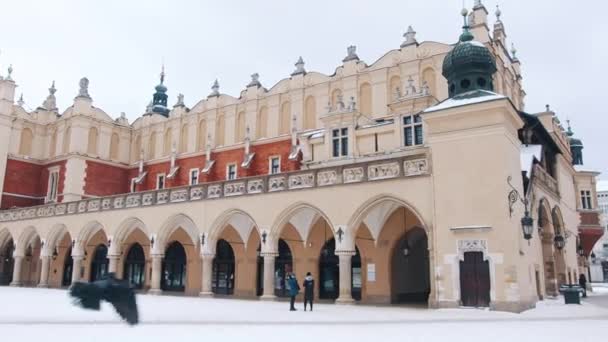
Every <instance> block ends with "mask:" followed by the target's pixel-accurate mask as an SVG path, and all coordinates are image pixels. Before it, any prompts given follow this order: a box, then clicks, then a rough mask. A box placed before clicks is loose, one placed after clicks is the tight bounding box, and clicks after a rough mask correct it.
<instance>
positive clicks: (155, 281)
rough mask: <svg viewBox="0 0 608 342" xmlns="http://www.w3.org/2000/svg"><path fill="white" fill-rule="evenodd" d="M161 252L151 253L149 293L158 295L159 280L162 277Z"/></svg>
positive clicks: (159, 290)
mask: <svg viewBox="0 0 608 342" xmlns="http://www.w3.org/2000/svg"><path fill="white" fill-rule="evenodd" d="M162 261H163V255H162V254H154V255H152V282H151V284H150V291H148V293H149V294H152V295H159V294H161V293H162V291H161V289H160V280H161V277H162V274H161V273H162Z"/></svg>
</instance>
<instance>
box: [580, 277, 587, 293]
mask: <svg viewBox="0 0 608 342" xmlns="http://www.w3.org/2000/svg"><path fill="white" fill-rule="evenodd" d="M578 284H579V285H580V286H581V287H582V288H583V297H587V277H585V275H584V274H582V273H581V275H579V276H578Z"/></svg>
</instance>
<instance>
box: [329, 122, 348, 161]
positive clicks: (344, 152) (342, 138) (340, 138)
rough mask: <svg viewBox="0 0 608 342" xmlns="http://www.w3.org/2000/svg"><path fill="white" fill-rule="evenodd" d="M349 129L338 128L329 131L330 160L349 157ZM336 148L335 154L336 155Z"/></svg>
mask: <svg viewBox="0 0 608 342" xmlns="http://www.w3.org/2000/svg"><path fill="white" fill-rule="evenodd" d="M348 134H349V129H348V127H338V128H332V129H331V156H332V158H344V157H348V156H349V152H350V148H349V146H348V145H349V137H348ZM336 146H337V153H336Z"/></svg>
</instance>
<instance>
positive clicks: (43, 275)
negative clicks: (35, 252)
mask: <svg viewBox="0 0 608 342" xmlns="http://www.w3.org/2000/svg"><path fill="white" fill-rule="evenodd" d="M50 266H51V257H50V256H47V255H43V256H42V268H41V269H40V282H38V287H49V267H50Z"/></svg>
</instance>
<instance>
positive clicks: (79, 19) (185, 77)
mask: <svg viewBox="0 0 608 342" xmlns="http://www.w3.org/2000/svg"><path fill="white" fill-rule="evenodd" d="M483 3H484V4H485V5H486V7H487V8H488V10H489V11H490V12H491V16H490V20H491V24H492V23H493V22H494V15H493V13H494V10H495V6H496V4H497V1H495V0H492V1H491V0H484V1H483ZM472 5H473V1H472V0H467V6H468V7H469V8H470V7H472ZM461 8H462V1H460V0H424V1H421V0H399V1H397V0H374V1H369V0H368V1H364V0H331V1H328V0H307V1H295V0H275V1H271V0H256V1H251V0H241V1H237V0H215V1H202V0H201V1H195V0H192V1H187V0H173V1H159V0H146V1H125V0H105V1H70V0H54V1H48V0H46V1H45V0H40V1H32V0H1V2H0V13H2V19H0V32H1V34H0V37H1V38H0V49H1V50H2V53H1V54H0V68H2V71H1V72H0V73H1V74H2V75H5V74H6V67H7V65H8V64H9V63H12V64H13V68H14V69H15V71H14V72H13V78H14V79H15V80H16V82H17V83H18V85H19V88H18V89H17V96H18V95H19V94H20V93H21V92H23V94H24V98H25V101H26V107H27V106H29V107H30V108H36V107H37V106H39V105H40V104H41V103H42V101H43V100H44V98H45V97H46V95H47V94H48V90H47V88H48V87H49V86H50V84H51V81H52V80H55V81H56V86H57V89H58V91H57V94H56V95H57V99H58V105H59V108H60V110H64V109H65V108H66V107H67V106H69V105H71V103H72V101H73V98H74V96H76V94H77V92H78V80H79V79H80V78H81V77H83V76H86V77H88V78H89V80H90V86H89V93H90V94H91V96H92V97H93V100H94V105H95V106H97V107H99V108H102V109H103V110H105V111H106V112H107V113H108V114H110V115H111V116H112V117H118V116H119V115H120V112H123V111H124V112H126V113H127V117H128V118H129V119H130V121H133V120H134V119H135V118H137V117H138V116H139V115H140V114H141V113H142V112H143V111H144V109H145V107H146V105H147V103H148V102H149V101H150V99H151V97H152V93H153V92H154V86H155V85H156V84H157V83H158V74H159V72H160V65H161V61H163V60H164V62H165V65H166V73H167V78H166V82H165V84H166V85H167V86H168V88H169V92H168V93H169V99H170V102H169V104H170V105H173V104H174V103H175V101H176V96H177V94H178V93H183V94H184V95H185V102H186V104H187V105H188V106H189V107H192V106H193V105H194V104H195V103H196V102H198V101H199V100H200V99H202V98H204V97H206V96H207V95H208V94H209V92H210V87H211V84H212V83H213V80H214V79H215V78H218V79H219V80H220V85H221V91H222V92H223V93H227V94H231V95H233V96H238V94H239V92H240V91H241V90H242V89H243V88H244V87H245V85H246V84H247V83H249V81H250V75H251V74H252V73H254V72H258V73H259V74H260V81H261V82H262V84H263V85H264V86H265V87H267V88H269V87H271V86H272V85H274V84H275V83H276V82H277V81H279V80H280V79H282V78H285V77H288V76H289V74H290V73H291V72H292V71H293V70H294V66H293V63H295V61H296V59H297V57H298V56H299V55H302V56H303V57H304V60H305V62H306V69H307V70H309V71H313V70H314V71H319V72H323V73H326V74H331V73H333V71H334V70H335V68H336V67H337V66H339V65H340V64H341V60H342V58H343V57H344V56H345V55H346V46H348V45H350V44H354V45H357V53H358V55H359V57H360V58H361V59H363V60H364V61H366V62H368V63H372V62H374V61H375V60H376V59H377V58H379V57H380V56H382V55H383V54H384V53H386V52H387V51H388V50H390V49H394V48H398V47H399V45H400V44H401V42H402V41H403V38H402V36H401V35H402V34H403V32H405V30H406V28H407V26H408V25H410V24H411V25H413V27H414V29H415V30H416V31H417V32H418V36H417V38H418V40H419V41H424V40H434V41H440V42H455V41H456V40H457V38H458V35H459V34H460V31H461V28H460V27H461V25H462V19H461V17H460V15H459V12H460V9H461ZM607 9H608V5H607V4H606V2H605V1H599V0H596V1H587V2H585V3H584V4H580V3H576V2H572V1H565V0H534V1H530V0H509V1H506V0H503V1H502V2H501V10H502V13H503V16H502V19H503V22H504V24H505V28H506V31H507V35H508V38H507V39H508V41H509V45H510V42H514V43H515V45H516V47H517V49H518V57H519V58H520V60H521V62H522V68H523V71H522V72H523V77H524V88H525V90H526V92H527V93H528V96H527V98H526V110H527V111H528V112H532V113H534V112H539V111H542V110H543V109H544V106H545V104H551V108H552V109H553V110H555V111H556V112H557V113H558V115H559V117H560V118H561V119H562V121H563V122H564V124H565V120H566V118H570V119H571V120H572V124H573V129H574V131H575V133H576V136H577V137H579V138H581V139H583V142H584V144H585V150H584V153H585V164H586V166H588V167H591V168H594V169H597V170H599V171H602V172H604V173H606V174H607V175H603V176H602V178H605V179H608V159H607V158H606V157H605V150H604V148H605V147H606V143H605V142H604V140H605V139H603V138H602V132H606V124H607V123H608V119H607V118H606V116H607V115H608V113H606V111H605V109H604V108H605V106H603V105H602V104H603V103H605V101H602V100H603V99H604V98H605V97H606V96H608V95H606V91H605V90H604V87H603V85H604V83H605V82H606V79H607V78H608V77H607V76H608V73H607V72H606V68H607V67H608V66H607V65H606V64H607V63H608V45H607V44H605V41H606V33H608V31H607V29H606V23H605V13H606V10H607Z"/></svg>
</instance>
